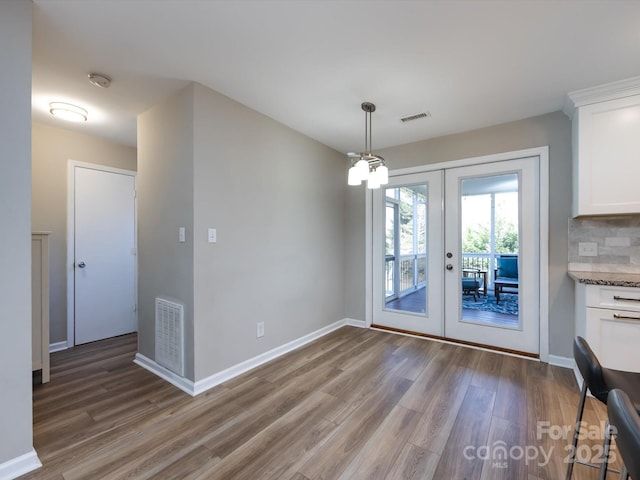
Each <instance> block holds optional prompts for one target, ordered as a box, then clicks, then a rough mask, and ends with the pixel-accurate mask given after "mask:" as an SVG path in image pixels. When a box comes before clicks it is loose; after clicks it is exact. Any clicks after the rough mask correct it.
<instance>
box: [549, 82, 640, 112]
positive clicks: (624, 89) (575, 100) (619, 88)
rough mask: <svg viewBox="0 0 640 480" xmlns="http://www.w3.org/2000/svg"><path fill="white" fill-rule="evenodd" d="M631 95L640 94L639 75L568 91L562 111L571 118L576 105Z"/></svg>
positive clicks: (580, 105)
mask: <svg viewBox="0 0 640 480" xmlns="http://www.w3.org/2000/svg"><path fill="white" fill-rule="evenodd" d="M631 95H640V77H632V78H627V79H625V80H619V81H617V82H611V83H605V84H602V85H596V86H595V87H589V88H583V89H581V90H575V91H573V92H569V93H568V94H567V96H566V97H565V99H564V105H563V107H562V111H563V112H564V113H565V115H567V116H568V117H569V118H573V113H574V111H575V109H576V108H578V107H582V106H584V105H590V104H592V103H598V102H606V101H608V100H615V99H616V98H623V97H630V96H631Z"/></svg>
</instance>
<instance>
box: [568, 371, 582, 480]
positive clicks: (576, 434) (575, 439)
mask: <svg viewBox="0 0 640 480" xmlns="http://www.w3.org/2000/svg"><path fill="white" fill-rule="evenodd" d="M586 399H587V382H585V381H583V382H582V390H581V391H580V403H579V404H578V416H577V417H576V423H575V424H574V427H573V443H572V448H571V452H570V453H569V465H568V466H567V476H566V477H565V480H571V475H572V473H573V464H574V463H575V461H576V447H577V446H578V437H579V436H580V423H581V422H582V413H583V412H584V402H585V400H586Z"/></svg>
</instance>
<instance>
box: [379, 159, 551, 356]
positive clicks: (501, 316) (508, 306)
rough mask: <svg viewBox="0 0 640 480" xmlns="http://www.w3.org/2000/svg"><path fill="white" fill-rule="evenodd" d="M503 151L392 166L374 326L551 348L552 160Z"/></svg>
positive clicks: (502, 345) (382, 201)
mask: <svg viewBox="0 0 640 480" xmlns="http://www.w3.org/2000/svg"><path fill="white" fill-rule="evenodd" d="M512 158H513V157H512ZM500 160H501V161H493V162H478V163H472V164H470V165H462V166H454V167H453V168H446V166H444V165H443V166H441V168H440V169H437V170H433V171H429V172H424V173H411V174H405V175H403V174H402V173H400V174H396V175H392V176H391V178H390V183H389V185H387V186H386V188H382V189H380V190H377V191H374V192H373V195H372V205H371V207H372V226H373V238H372V254H371V258H372V262H373V265H372V269H371V271H372V281H371V287H372V296H371V298H372V308H371V310H370V311H371V317H370V318H371V324H372V325H373V326H380V327H385V328H390V329H393V330H397V331H403V332H408V333H418V334H426V335H431V336H436V337H440V338H445V339H452V340H457V341H462V342H465V343H472V344H478V345H485V346H490V347H495V348H499V349H503V350H509V351H516V352H520V353H524V354H527V355H533V356H537V355H539V354H540V353H543V354H545V352H544V351H541V348H540V345H541V343H542V340H544V339H543V338H542V337H544V335H541V333H540V332H541V331H542V329H546V328H547V327H546V322H545V323H544V324H541V323H540V321H541V318H542V317H543V315H541V294H542V291H541V288H540V284H541V281H542V279H543V278H546V275H545V272H542V273H541V270H545V271H546V261H542V257H544V256H545V252H542V255H541V251H540V249H541V242H540V238H542V236H544V235H546V229H545V228H541V227H542V221H541V216H540V212H541V196H540V176H541V175H540V169H541V163H545V164H546V159H545V161H544V162H541V158H540V156H531V157H528V158H517V157H516V159H515V160H507V159H504V160H503V159H500ZM457 163H458V164H460V162H457ZM443 167H445V168H443ZM542 167H543V169H544V168H545V165H542ZM543 203H544V202H543ZM542 265H544V266H542ZM507 267H509V268H507ZM545 293H546V292H545ZM543 303H544V305H543V307H546V301H545V302H543Z"/></svg>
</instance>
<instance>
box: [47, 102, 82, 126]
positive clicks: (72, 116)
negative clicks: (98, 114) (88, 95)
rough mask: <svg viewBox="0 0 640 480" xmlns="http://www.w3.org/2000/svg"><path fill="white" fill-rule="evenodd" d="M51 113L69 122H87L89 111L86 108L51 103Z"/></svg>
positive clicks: (62, 103)
mask: <svg viewBox="0 0 640 480" xmlns="http://www.w3.org/2000/svg"><path fill="white" fill-rule="evenodd" d="M49 113H51V115H53V116H54V117H58V118H62V119H63V120H67V121H69V122H86V121H87V111H86V110H85V109H84V108H81V107H78V106H77V105H72V104H70V103H64V102H51V103H50V104H49Z"/></svg>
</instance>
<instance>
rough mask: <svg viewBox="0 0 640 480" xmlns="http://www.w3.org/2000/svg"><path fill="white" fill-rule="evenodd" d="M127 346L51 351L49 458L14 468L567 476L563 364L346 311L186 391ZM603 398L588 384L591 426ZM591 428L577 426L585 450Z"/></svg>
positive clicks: (41, 433) (45, 398) (44, 430)
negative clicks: (365, 322)
mask: <svg viewBox="0 0 640 480" xmlns="http://www.w3.org/2000/svg"><path fill="white" fill-rule="evenodd" d="M135 351H136V336H135V335H128V336H123V337H118V338H115V339H110V340H106V341H102V342H96V343H93V344H88V345H84V346H80V347H76V348H74V349H71V350H67V351H63V352H57V353H54V354H53V355H52V358H51V382H50V383H48V384H45V385H38V386H36V387H34V394H33V396H34V443H35V448H36V451H37V453H38V456H39V458H40V459H41V461H42V462H43V464H44V466H43V467H42V468H41V469H39V470H37V471H35V472H32V473H30V474H27V475H25V476H23V477H21V478H25V479H47V480H59V479H65V480H76V479H91V480H93V479H118V480H120V479H171V480H173V479H251V480H254V479H263V478H264V479H266V478H271V479H296V480H307V479H308V480H311V479H359V478H370V479H431V478H434V479H470V480H472V479H481V480H483V479H490V480H493V479H513V480H519V479H526V480H536V479H559V478H564V471H565V467H566V465H565V463H564V462H563V458H564V457H565V456H566V455H567V452H566V451H565V446H566V445H567V443H568V438H569V436H570V435H567V437H566V438H567V439H564V438H562V437H563V435H562V434H559V432H558V431H557V430H556V429H555V426H562V425H568V426H570V425H571V424H572V423H573V421H574V419H575V412H576V408H577V403H578V389H577V386H576V382H575V379H574V377H573V373H572V372H571V370H567V369H562V368H559V367H552V366H549V365H547V364H543V363H538V362H535V361H531V360H525V359H521V358H515V357H510V356H504V355H500V354H497V353H492V352H485V351H481V350H474V349H469V348H465V347H462V346H455V345H450V344H444V343H439V342H435V341H431V340H426V339H419V338H414V337H408V336H401V335H394V334H390V333H385V332H379V331H374V330H366V329H358V328H353V327H344V328H341V329H339V330H337V331H335V332H332V333H330V334H329V335H327V336H325V337H323V338H321V339H319V340H317V341H315V342H313V343H311V344H309V345H307V346H305V347H303V348H300V349H298V350H296V351H294V352H291V353H289V354H287V355H285V356H282V357H280V358H278V359H276V360H274V361H272V362H270V363H268V364H265V365H263V366H261V367H258V368H256V369H254V370H252V371H250V372H248V373H246V374H244V375H242V376H239V377H237V378H235V379H233V380H231V381H229V382H227V383H225V384H223V385H220V386H218V387H216V388H213V389H211V390H209V391H208V392H206V393H204V394H202V395H199V396H198V397H195V398H192V397H190V396H188V395H187V394H185V393H183V392H181V391H180V390H178V389H176V388H175V387H173V386H172V385H170V384H168V383H166V382H164V381H163V380H161V379H160V378H157V377H156V376H154V375H152V374H151V373H149V372H147V371H145V370H144V369H142V368H140V367H138V366H137V365H135V364H133V357H134V354H135ZM604 414H605V410H604V408H603V407H602V405H600V404H599V403H598V402H597V401H596V400H594V399H592V398H589V399H588V400H587V407H586V412H585V421H587V422H588V423H589V425H590V427H591V428H592V429H593V428H596V426H597V425H598V422H599V421H600V420H602V419H604V418H605V417H604ZM539 422H547V423H539ZM545 426H547V427H549V428H550V429H551V434H547V433H544V432H543V433H542V434H540V435H538V433H539V430H541V429H545V428H547V427H545ZM545 432H546V430H545ZM599 444H600V440H599V439H591V440H589V439H587V440H583V441H582V442H581V445H584V447H582V450H581V452H582V454H583V457H585V455H587V456H588V455H591V453H597V448H598V447H597V446H598V445H599ZM500 447H504V448H506V451H507V455H506V456H505V457H497V456H496V454H497V453H499V451H500ZM592 449H593V450H592ZM509 452H510V453H509ZM549 452H551V453H550V455H549ZM543 455H549V458H548V461H545V457H544V456H543ZM596 473H597V472H596V471H595V470H593V469H589V468H587V467H583V466H579V465H578V466H576V468H575V477H574V478H579V479H595V478H597V475H596ZM608 478H616V476H615V475H613V474H610V476H609V477H608Z"/></svg>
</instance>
